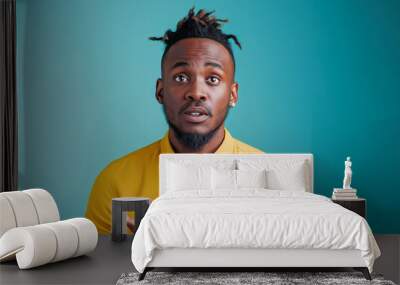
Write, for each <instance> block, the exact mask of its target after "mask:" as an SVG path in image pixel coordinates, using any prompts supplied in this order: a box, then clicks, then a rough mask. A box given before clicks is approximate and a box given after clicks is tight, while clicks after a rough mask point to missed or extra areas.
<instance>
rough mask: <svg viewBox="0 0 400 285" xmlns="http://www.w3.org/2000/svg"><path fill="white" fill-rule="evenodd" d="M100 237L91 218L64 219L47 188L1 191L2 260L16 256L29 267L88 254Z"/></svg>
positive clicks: (0, 230)
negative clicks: (61, 218) (61, 219)
mask: <svg viewBox="0 0 400 285" xmlns="http://www.w3.org/2000/svg"><path fill="white" fill-rule="evenodd" d="M97 239H98V233H97V229H96V226H95V225H94V224H93V223H92V222H91V221H90V220H88V219H85V218H74V219H69V220H64V221H60V215H59V212H58V208H57V204H56V203H55V201H54V199H53V197H52V196H51V194H50V193H49V192H47V191H46V190H44V189H29V190H24V191H12V192H3V193H0V262H2V261H8V260H12V259H16V260H17V263H18V266H19V268H20V269H28V268H32V267H36V266H40V265H43V264H46V263H51V262H57V261H61V260H64V259H68V258H71V257H76V256H80V255H83V254H86V253H88V252H90V251H92V250H94V249H95V247H96V245H97Z"/></svg>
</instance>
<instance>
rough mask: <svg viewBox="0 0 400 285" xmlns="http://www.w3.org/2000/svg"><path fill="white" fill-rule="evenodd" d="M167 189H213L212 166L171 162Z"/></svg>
mask: <svg viewBox="0 0 400 285" xmlns="http://www.w3.org/2000/svg"><path fill="white" fill-rule="evenodd" d="M167 167H168V170H167V173H168V177H167V189H168V190H169V191H184V190H193V189H211V167H210V166H190V167H187V166H185V165H181V164H178V163H174V162H169V163H168V165H167Z"/></svg>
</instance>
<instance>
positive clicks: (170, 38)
mask: <svg viewBox="0 0 400 285" xmlns="http://www.w3.org/2000/svg"><path fill="white" fill-rule="evenodd" d="M214 12H215V11H211V12H206V11H205V10H204V9H200V10H199V11H198V12H197V14H195V12H194V6H193V7H192V8H191V9H190V10H189V12H188V14H187V16H186V17H184V18H183V19H182V20H180V21H179V22H178V24H177V25H176V31H175V32H173V31H172V30H171V29H168V30H167V31H166V32H165V33H164V35H163V36H162V37H149V40H152V41H162V42H164V44H165V49H164V53H163V56H162V62H163V60H164V57H165V54H166V53H167V51H168V50H169V48H170V47H171V46H172V45H174V44H175V43H176V42H177V41H179V40H182V39H186V38H209V39H212V40H215V41H217V42H219V43H220V44H222V45H223V46H224V47H225V48H226V49H227V50H228V51H229V53H230V55H231V56H232V59H233V64H234V65H235V57H234V56H233V51H232V47H231V44H230V42H229V39H233V40H234V42H235V43H236V45H237V46H238V47H239V48H240V49H242V46H241V44H240V42H239V41H238V39H237V37H236V36H235V35H232V34H224V33H223V32H222V31H221V26H222V24H221V23H226V22H228V19H217V18H216V17H214V16H212V15H211V14H212V13H214Z"/></svg>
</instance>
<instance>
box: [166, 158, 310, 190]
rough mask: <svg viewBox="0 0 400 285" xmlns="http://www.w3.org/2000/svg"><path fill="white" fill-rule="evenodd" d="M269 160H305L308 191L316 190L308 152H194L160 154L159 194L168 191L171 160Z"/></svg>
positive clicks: (192, 161)
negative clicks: (167, 183) (168, 172)
mask: <svg viewBox="0 0 400 285" xmlns="http://www.w3.org/2000/svg"><path fill="white" fill-rule="evenodd" d="M254 159H255V160H260V159H261V160H267V161H268V162H273V161H289V162H291V161H294V162H297V161H304V162H305V165H306V166H307V169H308V171H306V176H307V177H305V178H306V179H307V181H308V187H307V188H306V191H307V192H311V193H312V192H313V191H314V166H313V155H312V154H309V153H306V154H215V153H207V154H194V153H173V154H171V153H168V154H160V161H159V194H160V195H162V194H164V193H165V192H166V182H167V165H168V162H169V161H177V160H178V161H179V162H185V161H190V163H196V164H197V163H199V164H202V165H204V164H206V165H211V166H213V165H216V164H218V163H220V162H221V161H224V162H229V161H231V162H232V163H233V164H234V165H235V166H236V165H237V163H236V162H237V161H248V160H254Z"/></svg>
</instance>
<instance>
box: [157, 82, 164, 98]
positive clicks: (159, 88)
mask: <svg viewBox="0 0 400 285" xmlns="http://www.w3.org/2000/svg"><path fill="white" fill-rule="evenodd" d="M156 99H157V101H158V103H160V104H163V100H164V91H163V82H162V79H161V78H158V79H157V83H156Z"/></svg>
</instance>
